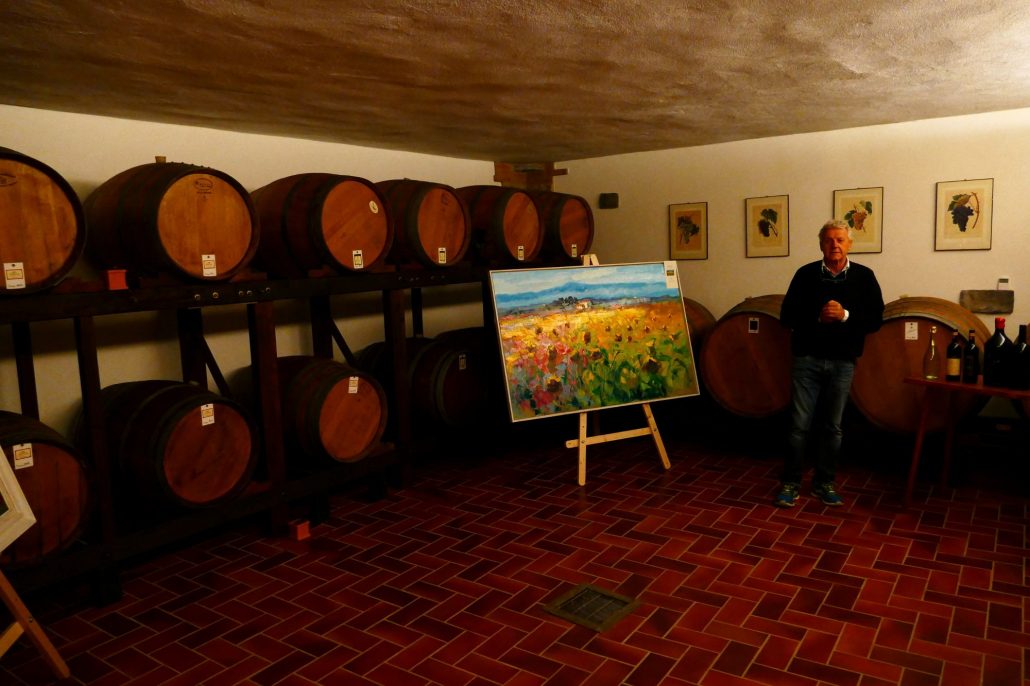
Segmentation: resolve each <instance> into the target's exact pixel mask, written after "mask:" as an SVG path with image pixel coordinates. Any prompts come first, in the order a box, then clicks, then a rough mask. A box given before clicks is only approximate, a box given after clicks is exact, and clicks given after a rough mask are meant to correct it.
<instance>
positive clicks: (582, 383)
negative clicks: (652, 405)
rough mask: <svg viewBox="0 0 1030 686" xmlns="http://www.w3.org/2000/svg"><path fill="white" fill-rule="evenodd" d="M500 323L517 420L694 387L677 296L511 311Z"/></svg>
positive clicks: (674, 393) (667, 394) (652, 397)
mask: <svg viewBox="0 0 1030 686" xmlns="http://www.w3.org/2000/svg"><path fill="white" fill-rule="evenodd" d="M498 325H499V328H500V336H501V350H502V353H503V355H504V365H505V372H506V374H507V376H508V389H509V392H510V394H511V398H510V400H511V408H512V419H514V420H516V421H518V420H520V419H530V418H533V417H538V416H543V415H550V414H557V413H561V412H576V411H580V410H586V409H595V408H600V407H610V406H613V405H622V404H626V403H633V402H647V401H651V400H659V399H662V398H670V397H676V396H684V395H694V394H696V393H697V392H698V386H697V378H696V376H695V374H694V365H693V361H692V359H691V352H690V340H689V337H688V334H687V330H686V325H685V320H684V317H683V306H682V302H680V301H679V299H678V298H677V299H676V300H659V301H654V302H644V303H640V304H634V305H625V304H618V305H615V304H613V305H610V306H605V305H598V306H594V307H591V308H589V309H586V310H583V311H568V310H554V309H552V310H549V311H542V312H541V311H536V312H531V313H519V314H511V315H505V316H503V317H502V318H501V319H500V321H499V322H498Z"/></svg>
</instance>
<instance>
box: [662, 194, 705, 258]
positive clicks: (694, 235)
mask: <svg viewBox="0 0 1030 686" xmlns="http://www.w3.org/2000/svg"><path fill="white" fill-rule="evenodd" d="M669 259H673V260H707V259H708V203H707V202H683V203H677V204H673V205H669Z"/></svg>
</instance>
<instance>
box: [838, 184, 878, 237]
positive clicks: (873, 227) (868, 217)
mask: <svg viewBox="0 0 1030 686" xmlns="http://www.w3.org/2000/svg"><path fill="white" fill-rule="evenodd" d="M833 218H834V219H838V220H840V221H844V222H847V224H848V226H849V227H851V236H852V243H851V252H852V253H878V252H883V186H872V187H868V188H844V189H841V190H836V191H834V192H833Z"/></svg>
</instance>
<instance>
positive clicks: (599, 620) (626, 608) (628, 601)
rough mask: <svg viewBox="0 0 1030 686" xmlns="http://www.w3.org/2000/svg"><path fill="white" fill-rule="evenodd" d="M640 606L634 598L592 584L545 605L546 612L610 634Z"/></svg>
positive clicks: (584, 585) (575, 589)
mask: <svg viewBox="0 0 1030 686" xmlns="http://www.w3.org/2000/svg"><path fill="white" fill-rule="evenodd" d="M638 605H640V601H638V600H634V599H633V598H628V597H626V596H624V595H619V594H618V593H612V592H611V591H608V590H605V589H603V588H598V587H597V586H593V585H591V584H580V585H579V586H576V587H575V588H573V589H572V590H570V591H567V592H565V593H563V594H562V595H560V596H558V597H557V598H555V599H554V600H552V601H551V602H550V603H548V604H547V605H544V609H545V610H547V611H548V612H550V613H551V614H552V615H555V616H557V617H561V618H562V619H567V620H569V621H570V622H575V623H576V624H580V625H582V626H585V627H587V628H589V629H593V630H594V631H607V630H608V629H610V628H612V627H613V626H615V623H616V622H618V621H619V620H620V619H622V618H623V617H625V616H626V615H628V614H629V613H630V612H633V610H635V609H636V608H637V606H638Z"/></svg>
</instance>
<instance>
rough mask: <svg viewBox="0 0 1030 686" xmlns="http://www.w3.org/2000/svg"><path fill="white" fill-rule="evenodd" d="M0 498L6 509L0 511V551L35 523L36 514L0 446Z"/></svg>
mask: <svg viewBox="0 0 1030 686" xmlns="http://www.w3.org/2000/svg"><path fill="white" fill-rule="evenodd" d="M0 500H2V501H3V503H2V504H3V505H4V506H6V507H7V510H6V511H4V512H3V513H0V553H2V552H3V551H5V550H6V549H7V547H8V546H10V545H11V544H12V543H14V542H15V541H16V540H17V539H18V537H19V536H21V535H22V534H23V533H25V532H26V531H27V530H28V529H29V527H31V526H32V525H33V524H35V523H36V516H35V515H34V514H33V513H32V508H30V507H29V502H28V500H26V498H25V494H24V493H23V492H22V490H21V485H20V484H19V483H18V478H17V477H16V476H15V475H14V470H13V469H12V468H11V464H10V463H9V462H8V460H7V455H6V454H5V453H4V450H3V448H0Z"/></svg>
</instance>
